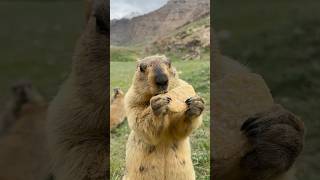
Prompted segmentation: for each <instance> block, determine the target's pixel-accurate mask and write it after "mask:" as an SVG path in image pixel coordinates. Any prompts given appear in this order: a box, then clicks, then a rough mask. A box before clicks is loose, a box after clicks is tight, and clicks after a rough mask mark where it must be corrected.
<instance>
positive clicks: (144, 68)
mask: <svg viewBox="0 0 320 180" xmlns="http://www.w3.org/2000/svg"><path fill="white" fill-rule="evenodd" d="M139 69H140V71H141V72H145V71H146V69H147V65H146V64H144V63H141V64H140V65H139Z"/></svg>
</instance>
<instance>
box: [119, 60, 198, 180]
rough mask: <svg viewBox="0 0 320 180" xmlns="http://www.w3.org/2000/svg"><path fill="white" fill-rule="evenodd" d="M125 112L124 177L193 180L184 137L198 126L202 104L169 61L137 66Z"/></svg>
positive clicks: (127, 97) (133, 178) (147, 179)
mask: <svg viewBox="0 0 320 180" xmlns="http://www.w3.org/2000/svg"><path fill="white" fill-rule="evenodd" d="M177 89H178V93H177V92H174V91H175V90H177ZM179 95H182V97H180V98H179V97H178V96H179ZM177 106H179V107H177ZM181 107H182V108H181ZM125 108H126V114H127V119H128V123H129V127H130V128H131V133H130V136H129V139H128V142H127V146H126V148H127V149H126V172H125V177H124V179H125V180H138V179H139V180H150V179H152V180H164V179H166V180H194V179H195V173H194V168H193V165H192V160H191V149H190V143H189V135H190V134H191V132H192V131H193V130H195V129H196V128H198V127H199V125H200V124H201V122H202V116H201V114H202V111H203V109H204V103H203V100H202V99H201V98H200V97H198V96H196V95H195V92H194V90H193V88H192V86H190V85H189V84H188V83H186V82H185V81H183V80H181V79H179V78H178V77H177V76H176V74H175V69H174V68H173V67H171V62H170V61H169V60H168V58H166V57H165V56H158V55H156V56H150V57H147V58H145V59H143V60H140V61H139V62H138V65H137V69H136V72H135V75H134V77H133V81H132V85H131V87H130V88H129V90H128V92H127V94H126V96H125Z"/></svg>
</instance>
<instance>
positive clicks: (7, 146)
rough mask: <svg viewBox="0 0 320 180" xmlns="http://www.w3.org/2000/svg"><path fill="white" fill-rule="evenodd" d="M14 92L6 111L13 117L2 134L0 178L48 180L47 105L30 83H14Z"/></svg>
mask: <svg viewBox="0 0 320 180" xmlns="http://www.w3.org/2000/svg"><path fill="white" fill-rule="evenodd" d="M13 92H14V98H13V99H14V100H13V101H11V102H12V103H11V106H10V107H11V108H10V109H7V111H8V112H6V114H12V116H10V117H11V119H9V120H10V121H11V123H10V126H6V129H5V131H4V132H3V133H2V135H1V136H0V159H1V160H0V179H1V180H44V179H47V178H48V177H49V163H48V160H49V158H48V150H47V146H46V145H47V144H46V137H45V123H46V121H45V120H46V112H47V104H46V102H45V101H44V99H43V98H42V96H41V95H40V94H39V93H38V92H37V91H36V90H35V89H33V88H32V86H31V84H30V83H25V82H22V83H21V82H19V83H18V84H16V85H15V86H14V88H13ZM5 117H8V116H5ZM5 117H4V118H5Z"/></svg>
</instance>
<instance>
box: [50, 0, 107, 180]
mask: <svg viewBox="0 0 320 180" xmlns="http://www.w3.org/2000/svg"><path fill="white" fill-rule="evenodd" d="M90 12H92V13H91V14H90V16H89V17H88V18H87V19H88V22H87V24H86V27H85V30H84V32H83V34H82V36H81V38H80V39H79V41H78V44H77V46H76V49H75V53H74V57H73V65H72V72H71V74H70V75H69V77H68V79H67V81H66V82H65V83H64V85H63V86H62V87H61V89H60V91H59V92H58V95H57V96H56V97H55V98H54V100H53V101H52V102H51V104H50V107H49V111H48V126H47V129H48V142H49V149H50V154H51V158H52V161H53V162H52V163H53V164H52V166H53V173H54V175H55V179H56V180H88V179H90V180H105V179H107V174H108V171H109V166H108V164H109V163H108V162H109V158H108V146H109V145H108V138H107V137H108V130H109V129H108V118H109V111H108V107H109V92H108V89H107V87H108V83H109V78H108V71H109V68H108V63H109V61H108V58H109V47H108V36H109V33H108V32H109V25H108V21H109V1H106V0H95V1H93V10H92V11H90Z"/></svg>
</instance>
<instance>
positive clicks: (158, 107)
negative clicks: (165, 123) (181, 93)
mask: <svg viewBox="0 0 320 180" xmlns="http://www.w3.org/2000/svg"><path fill="white" fill-rule="evenodd" d="M170 101H171V98H170V97H168V96H166V95H163V94H161V95H157V96H154V97H152V98H151V100H150V105H151V108H152V111H153V113H154V115H156V116H159V115H163V114H166V113H167V111H168V104H169V103H170Z"/></svg>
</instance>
